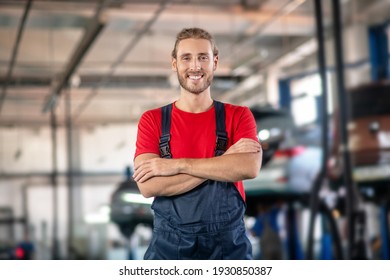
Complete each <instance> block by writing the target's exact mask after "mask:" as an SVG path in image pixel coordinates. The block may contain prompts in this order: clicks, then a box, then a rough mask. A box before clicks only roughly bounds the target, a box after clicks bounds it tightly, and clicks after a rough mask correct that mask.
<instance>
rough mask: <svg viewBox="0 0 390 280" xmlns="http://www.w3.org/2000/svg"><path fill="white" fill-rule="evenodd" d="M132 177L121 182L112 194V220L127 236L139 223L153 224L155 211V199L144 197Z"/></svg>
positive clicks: (127, 236)
mask: <svg viewBox="0 0 390 280" xmlns="http://www.w3.org/2000/svg"><path fill="white" fill-rule="evenodd" d="M130 177H131V176H129V179H128V180H125V181H123V182H121V183H120V184H119V187H118V188H117V189H116V190H115V192H114V193H113V194H112V197H111V212H110V219H111V221H112V222H113V223H115V224H116V225H117V226H118V228H119V230H120V232H121V233H122V235H123V236H124V237H126V238H130V237H131V235H132V234H133V233H134V230H135V228H136V227H137V225H139V224H143V225H146V226H149V227H152V226H153V213H152V210H151V208H150V205H151V204H152V202H153V199H148V198H145V197H143V196H142V195H141V193H140V192H139V190H138V187H137V184H136V182H135V181H134V180H132V179H131V178H130Z"/></svg>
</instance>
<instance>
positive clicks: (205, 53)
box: [179, 52, 210, 57]
mask: <svg viewBox="0 0 390 280" xmlns="http://www.w3.org/2000/svg"><path fill="white" fill-rule="evenodd" d="M189 55H192V54H191V53H183V54H181V55H180V56H179V57H185V56H189ZM196 55H197V56H199V55H207V56H210V54H209V53H208V52H201V53H198V54H196Z"/></svg>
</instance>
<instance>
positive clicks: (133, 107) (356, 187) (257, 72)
mask: <svg viewBox="0 0 390 280" xmlns="http://www.w3.org/2000/svg"><path fill="white" fill-rule="evenodd" d="M189 27H200V28H203V29H205V30H207V31H209V32H210V33H211V34H212V35H213V36H214V38H215V41H216V44H217V45H218V48H219V61H218V67H217V69H216V71H215V73H214V79H213V82H212V84H211V96H212V98H213V99H214V100H218V101H221V102H224V103H229V104H234V105H238V106H245V107H248V108H249V109H250V111H251V113H252V114H253V117H254V119H255V122H256V126H257V132H256V133H257V137H258V140H259V141H260V143H261V146H262V150H263V156H262V166H261V168H260V169H259V170H258V175H257V177H256V178H254V179H249V180H245V181H243V185H244V189H245V196H246V201H245V202H246V211H245V217H244V221H245V231H246V232H245V234H246V236H247V237H248V239H249V241H250V243H251V245H252V252H253V258H254V259H256V260H389V259H390V235H389V230H390V226H389V220H390V215H389V211H390V1H389V0H330V1H321V0H208V1H206V0H68V1H66V0H0V85H1V87H0V260H19V259H35V260H142V259H143V258H144V254H145V251H146V250H147V248H148V246H149V244H150V242H151V240H152V233H153V228H154V223H153V218H154V215H155V213H154V211H153V210H152V209H151V205H152V203H153V201H154V198H153V197H149V198H146V197H144V196H143V195H142V194H141V193H140V191H139V188H138V186H137V183H136V182H135V181H134V180H133V179H132V176H133V173H134V155H135V151H136V141H137V127H138V123H139V120H140V118H141V116H142V114H143V113H144V112H146V111H148V110H152V109H155V108H159V107H162V106H164V105H167V104H169V103H172V102H174V101H176V100H177V99H178V97H179V94H180V84H179V81H178V79H177V74H176V73H175V72H174V71H172V67H171V59H172V58H171V52H172V49H173V47H174V44H175V39H176V35H177V33H178V32H179V31H180V30H182V29H183V28H189Z"/></svg>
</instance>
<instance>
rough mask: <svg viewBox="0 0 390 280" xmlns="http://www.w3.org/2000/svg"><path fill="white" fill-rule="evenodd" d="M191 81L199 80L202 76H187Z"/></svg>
mask: <svg viewBox="0 0 390 280" xmlns="http://www.w3.org/2000/svg"><path fill="white" fill-rule="evenodd" d="M188 77H189V78H190V79H191V80H199V79H200V78H202V76H188Z"/></svg>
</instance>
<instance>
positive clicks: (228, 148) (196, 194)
mask: <svg viewBox="0 0 390 280" xmlns="http://www.w3.org/2000/svg"><path fill="white" fill-rule="evenodd" d="M217 66H218V49H217V46H216V44H215V41H214V39H213V37H212V36H211V35H210V34H209V33H208V32H207V31H205V30H203V29H200V28H188V29H183V30H182V31H181V32H180V33H179V34H178V35H177V38H176V43H175V46H174V49H173V51H172V70H173V71H175V72H176V73H177V77H178V80H179V83H180V96H179V98H178V100H177V101H175V102H174V103H172V104H168V105H166V106H164V107H162V108H157V109H154V110H150V111H147V112H145V113H144V114H143V115H142V117H141V119H140V121H139V124H138V134H137V143H136V153H135V158H134V166H135V172H134V176H133V178H134V180H135V181H136V182H137V185H138V187H139V189H140V191H141V193H142V194H143V195H144V196H145V197H155V200H154V202H153V205H152V208H153V210H154V214H155V217H154V230H153V237H152V240H151V243H150V245H149V248H148V250H147V251H146V253H145V259H160V260H161V259H251V258H252V248H251V244H250V242H249V240H248V238H247V237H246V233H245V226H244V221H243V217H244V212H245V192H244V188H243V184H242V180H245V179H250V178H254V177H256V176H257V174H258V172H259V170H260V167H261V156H262V150H261V146H260V143H259V142H258V140H257V137H256V123H255V120H254V118H253V115H252V113H251V112H250V110H249V109H248V108H247V107H242V106H235V105H231V104H224V103H221V102H218V101H216V100H213V99H212V98H211V92H210V85H211V83H212V81H213V77H214V71H215V70H216V69H217Z"/></svg>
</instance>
